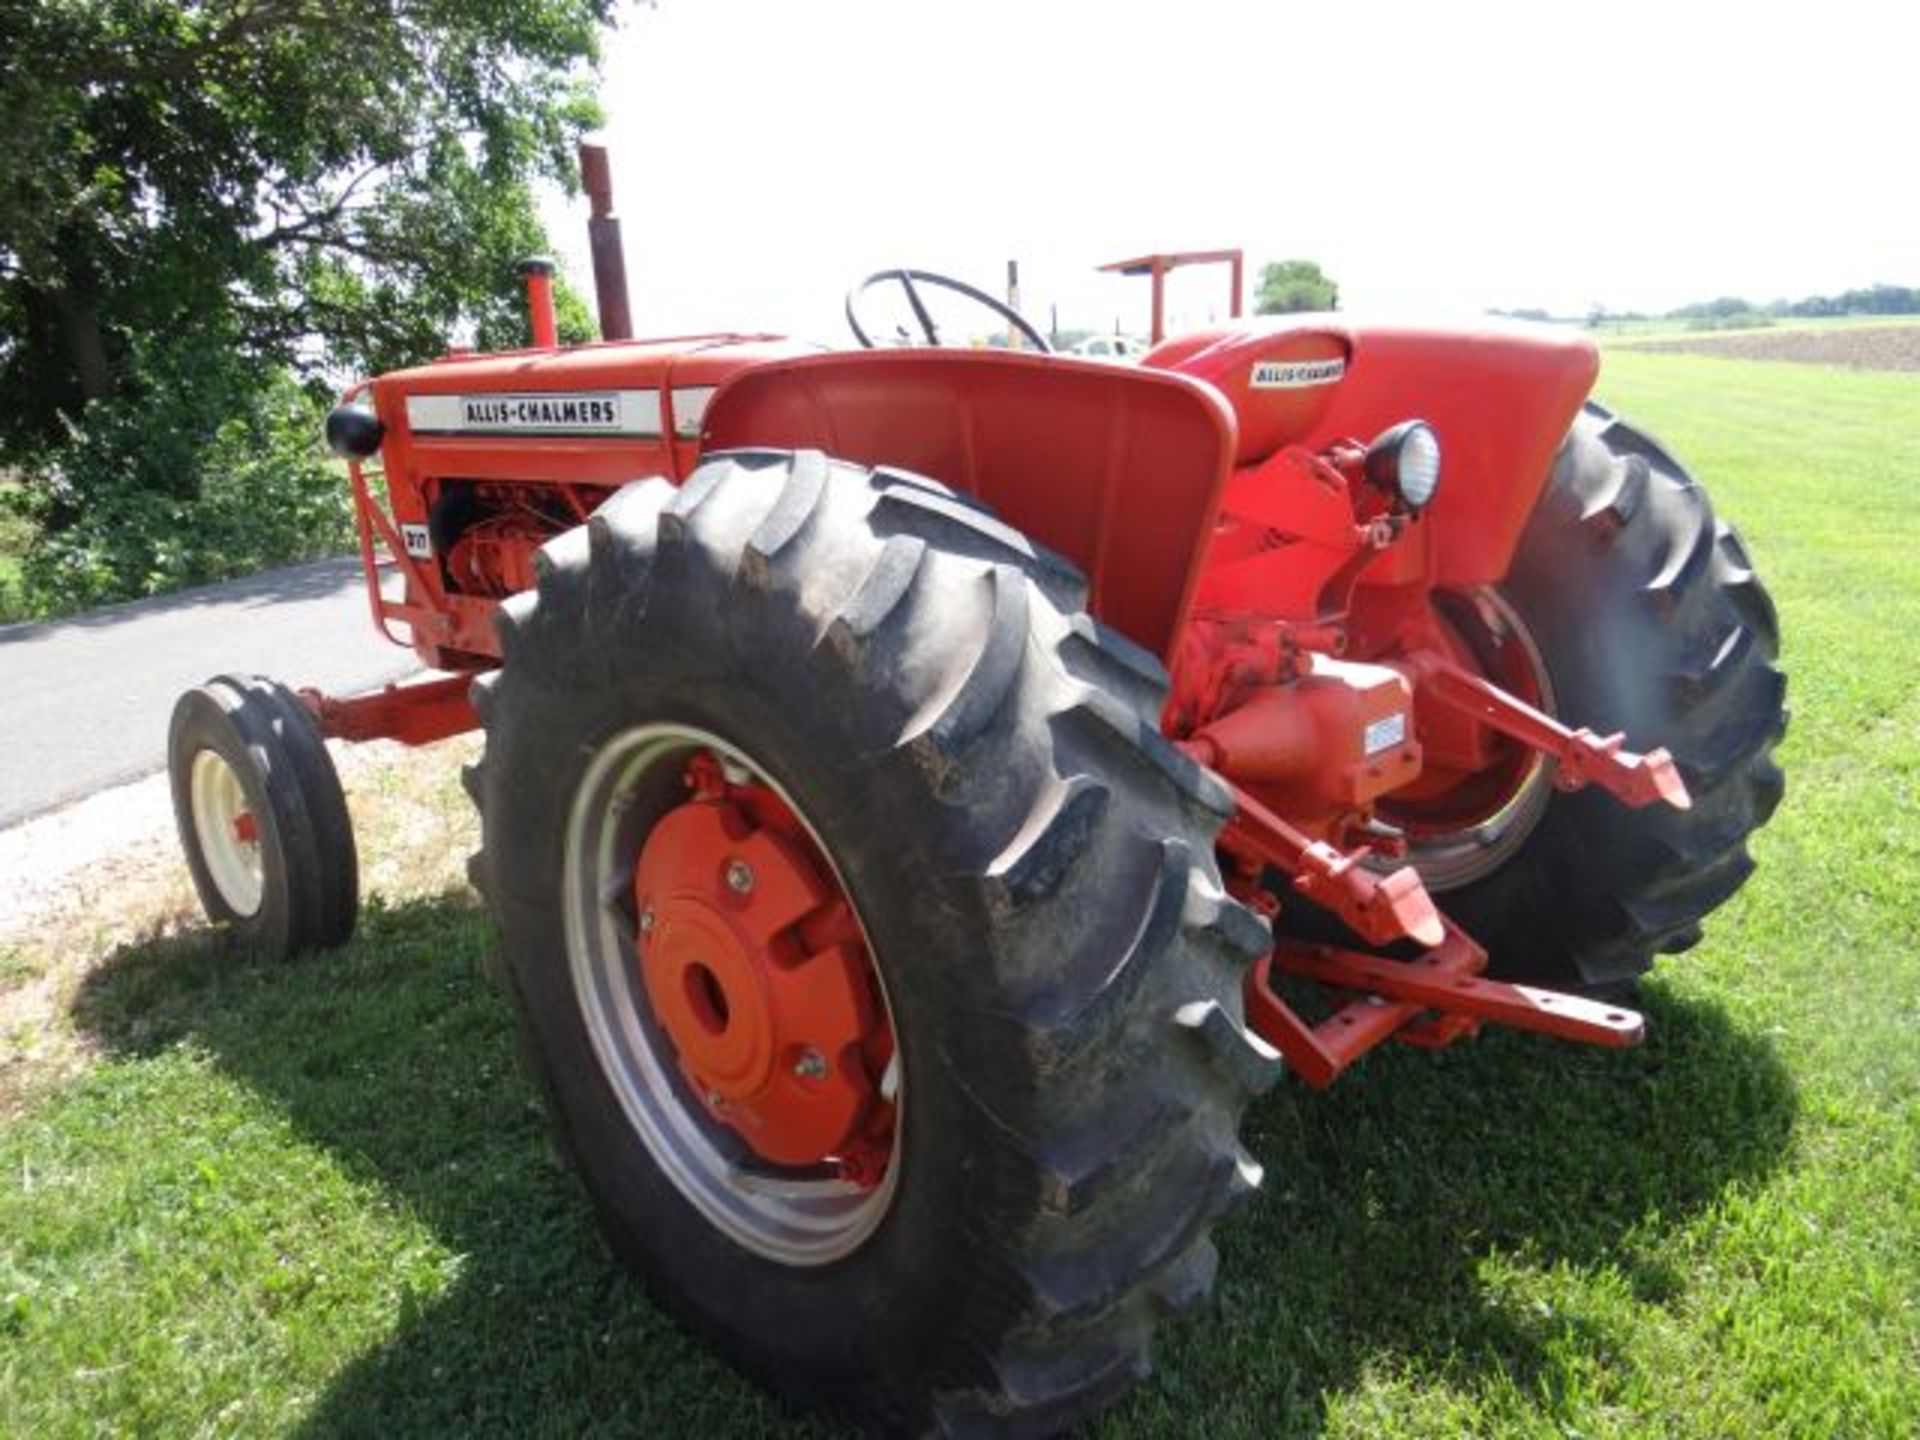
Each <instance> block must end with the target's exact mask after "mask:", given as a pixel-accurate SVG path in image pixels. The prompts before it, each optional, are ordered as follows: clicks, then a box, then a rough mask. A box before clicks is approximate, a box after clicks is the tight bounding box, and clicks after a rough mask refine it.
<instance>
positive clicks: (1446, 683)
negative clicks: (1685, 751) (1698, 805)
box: [1397, 651, 1693, 810]
mask: <svg viewBox="0 0 1920 1440" xmlns="http://www.w3.org/2000/svg"><path fill="white" fill-rule="evenodd" d="M1397 668H1400V669H1402V670H1403V671H1404V672H1406V674H1407V677H1408V678H1409V679H1410V680H1412V681H1413V684H1414V692H1415V695H1416V696H1417V698H1418V699H1419V700H1429V701H1433V702H1436V703H1438V704H1441V705H1445V706H1446V707H1447V708H1449V709H1451V710H1458V711H1459V712H1460V713H1461V714H1463V715H1467V716H1470V717H1471V718H1473V719H1475V720H1478V721H1479V722H1480V723H1481V724H1482V725H1485V726H1487V727H1488V728H1489V729H1493V730H1498V731H1499V732H1500V733H1501V734H1502V735H1506V736H1510V737H1511V738H1513V739H1515V740H1518V741H1519V742H1520V743H1521V744H1522V745H1526V746H1529V747H1531V748H1532V749H1535V750H1538V751H1539V752H1540V753H1541V754H1543V755H1548V756H1551V757H1552V758H1553V759H1554V760H1556V761H1558V762H1559V768H1558V770H1557V772H1556V773H1555V775H1554V777H1553V783H1554V784H1555V785H1557V786H1559V787H1560V788H1561V789H1562V790H1578V789H1580V788H1582V787H1583V786H1586V785H1589V784H1592V785H1598V786H1599V787H1600V788H1601V789H1602V790H1605V791H1607V792H1608V793H1609V794H1611V795H1613V796H1614V797H1615V798H1616V799H1617V800H1619V801H1620V802H1621V803H1622V804H1624V805H1631V806H1632V807H1633V808H1634V809H1636V810H1637V809H1639V808H1640V807H1642V806H1644V805H1652V804H1654V803H1656V802H1658V801H1665V802H1666V803H1667V804H1669V805H1671V806H1673V807H1674V808H1675V809H1676V810H1688V809H1691V808H1692V807H1693V798H1692V797H1691V796H1690V795H1688V794H1687V782H1686V781H1685V780H1683V779H1681V778H1680V771H1679V769H1678V767H1676V766H1675V765H1674V763H1673V756H1671V755H1669V754H1668V753H1667V752H1666V751H1665V750H1649V751H1648V752H1647V753H1646V754H1644V755H1640V754H1636V753H1635V752H1633V751H1631V750H1627V749H1624V748H1623V746H1624V745H1625V743H1626V738H1627V737H1626V736H1625V735H1596V734H1594V733H1593V731H1591V730H1569V729H1567V727H1566V726H1564V725H1562V724H1560V723H1559V722H1558V721H1557V720H1555V719H1554V718H1553V717H1552V716H1550V715H1545V714H1542V713H1541V712H1540V711H1538V710H1536V709H1534V708H1533V706H1531V705H1529V704H1527V703H1526V701H1524V700H1518V699H1515V698H1514V697H1513V696H1511V695H1509V694H1507V692H1506V691H1504V690H1502V689H1501V688H1500V687H1499V686H1497V685H1493V684H1490V683H1488V682H1487V681H1485V680H1482V679H1481V678H1480V677H1479V676H1478V675H1475V674H1473V673H1472V672H1471V671H1467V670H1463V669H1461V668H1460V667H1459V666H1458V665H1455V664H1454V663H1453V662H1452V661H1450V660H1445V659H1442V658H1441V657H1440V656H1439V655H1436V654H1434V653H1433V652H1431V651H1428V652H1426V653H1424V654H1421V655H1419V656H1416V657H1413V658H1412V659H1410V660H1409V662H1408V663H1407V664H1406V665H1404V666H1400V667H1397Z"/></svg>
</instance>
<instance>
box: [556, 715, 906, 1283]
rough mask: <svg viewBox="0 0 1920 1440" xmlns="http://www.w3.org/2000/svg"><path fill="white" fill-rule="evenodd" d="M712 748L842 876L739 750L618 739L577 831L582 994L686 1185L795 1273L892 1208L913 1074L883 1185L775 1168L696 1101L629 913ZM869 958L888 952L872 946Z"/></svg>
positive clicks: (574, 931)
mask: <svg viewBox="0 0 1920 1440" xmlns="http://www.w3.org/2000/svg"><path fill="white" fill-rule="evenodd" d="M701 750H708V751H712V752H713V753H714V754H715V755H716V756H718V757H720V759H721V760H722V762H723V763H725V764H727V765H728V766H729V767H733V766H739V767H741V768H742V769H744V770H745V771H746V772H747V773H748V774H749V775H751V777H752V778H753V780H754V781H755V782H756V783H758V784H763V785H766V786H768V787H769V788H770V789H772V790H773V791H774V792H775V793H776V794H778V795H779V796H780V798H781V800H782V801H784V802H785V803H786V805H787V806H788V807H789V808H790V809H791V810H792V811H793V813H794V815H795V816H797V817H798V818H799V820H800V823H801V824H802V825H804V826H805V827H806V829H807V832H808V834H810V835H811V836H812V837H813V841H814V844H815V845H816V846H817V847H818V849H819V853H820V854H821V855H822V856H824V857H825V858H826V861H827V864H828V866H829V867H830V868H831V867H832V866H833V857H832V855H831V853H830V852H829V851H828V850H827V847H826V846H825V844H823V843H822V842H821V839H820V834H819V832H818V831H817V830H816V829H815V828H814V826H813V823H812V822H811V821H810V820H809V819H808V818H807V815H806V812H805V811H803V810H802V809H801V808H800V806H799V805H798V804H796V803H795V801H794V798H793V796H792V795H791V794H789V793H788V792H787V790H786V789H785V788H784V787H783V786H782V785H781V784H780V783H779V781H777V780H775V779H774V778H773V777H772V776H771V775H769V774H768V773H767V772H766V771H765V770H764V769H763V768H762V767H761V766H759V765H758V764H757V763H756V762H754V761H753V760H752V759H751V758H750V757H748V756H747V755H746V754H744V753H743V752H742V751H741V750H740V749H739V748H738V747H737V746H734V745H731V744H729V743H728V742H726V741H724V740H721V739H720V738H719V737H718V736H716V735H712V734H709V733H707V732H706V731H704V730H698V729H695V728H693V727H690V726H683V725H646V726H640V727H638V728H636V729H632V730H628V731H625V732H624V733H622V734H619V735H616V736H614V737H613V738H612V739H611V740H608V741H607V742H606V743H605V744H603V745H602V746H601V747H600V750H599V752H598V753H597V754H596V755H595V756H594V758H593V761H592V763H591V764H590V765H589V766H588V767H587V772H586V774H585V776H584V777H583V778H582V779H581V781H580V784H579V787H578V789H576V790H575V792H574V799H573V805H572V808H571V811H570V813H569V816H568V821H567V830H566V839H565V848H564V862H563V863H564V871H563V879H562V884H563V887H564V891H563V893H564V897H565V906H564V912H563V913H564V921H565V927H566V942H567V963H568V969H569V973H570V975H571V977H572V981H573V989H574V996H575V999H576V1000H577V1001H578V1003H579V1006H580V1013H581V1017H582V1019H583V1020H584V1021H585V1022H586V1028H587V1034H588V1036H589V1038H590V1039H591V1041H592V1044H593V1049H594V1054H595V1056H596V1058H597V1059H598V1060H599V1062H600V1069H601V1073H602V1074H603V1075H604V1076H605V1077H606V1080H607V1083H608V1084H609V1086H611V1087H612V1089H613V1092H614V1094H615V1096H616V1097H617V1098H618V1099H619V1102H620V1106H621V1109H622V1110H623V1111H624V1112H625V1113H626V1117H627V1120H628V1121H629V1123H631V1124H632V1126H633V1128H634V1130H635V1132H636V1133H637V1134H638V1135H639V1137H640V1139H641V1142H642V1143H643V1144H644V1145H645V1146H646V1148H647V1151H648V1153H649V1154H650V1155H651V1156H652V1157H653V1160H654V1163H655V1164H657V1165H658V1166H659V1167H660V1169H661V1171H662V1172H663V1173H664V1174H665V1175H666V1176H667V1177H668V1179H670V1180H671V1181H672V1182H673V1185H674V1188H675V1189H677V1190H678V1191H679V1192H680V1193H681V1194H682V1195H683V1196H685V1197H686V1199H687V1201H688V1202H689V1203H690V1204H692V1205H693V1207H694V1208H695V1209H696V1210H698V1211H699V1212H700V1214H701V1215H702V1216H704V1217H705V1218H706V1220H707V1221H708V1222H709V1223H711V1224H712V1225H713V1226H714V1227H715V1228H716V1229H718V1230H720V1231H721V1232H722V1233H723V1234H725V1235H726V1236H727V1237H728V1238H729V1239H731V1240H733V1241H734V1242H735V1243H736V1244H738V1245H740V1246H742V1247H743V1248H745V1249H747V1250H749V1251H751V1252H753V1253H754V1254H756V1255H760V1256H763V1257H765V1258H767V1259H770V1260H776V1261H779V1262H780V1263H782V1264H786V1265H792V1266H814V1265H826V1264H830V1263H832V1262H833V1261H835V1260H840V1259H843V1258H845V1257H846V1256H848V1255H850V1254H852V1253H853V1252H854V1251H855V1250H857V1249H859V1248H860V1246H861V1245H863V1244H865V1243H866V1241H867V1240H868V1239H869V1238H871V1236H872V1235H873V1233H874V1231H875V1230H876V1229H878V1228H879V1225H880V1222H881V1221H882V1220H883V1219H884V1218H885V1217H886V1214H887V1211H888V1209H889V1208H890V1207H891V1205H892V1202H893V1196H894V1192H895V1189H896V1188H897V1184H898V1180H899V1174H900V1169H901V1163H902V1157H903V1155H904V1153H905V1152H904V1149H903V1140H904V1135H905V1128H906V1104H905V1099H906V1082H905V1078H904V1069H905V1067H904V1065H903V1064H902V1063H901V1057H900V1055H899V1053H898V1052H897V1051H896V1053H895V1057H894V1064H893V1065H891V1066H889V1068H888V1071H887V1075H886V1078H885V1080H884V1081H883V1090H890V1092H891V1093H890V1098H892V1099H893V1101H894V1103H895V1105H896V1107H897V1108H896V1111H895V1115H896V1119H895V1122H894V1139H893V1158H892V1161H891V1163H889V1164H888V1166H887V1172H886V1174H885V1176H884V1177H883V1178H882V1179H881V1181H880V1183H879V1184H878V1185H877V1186H874V1187H872V1188H871V1189H862V1188H860V1187H858V1186H856V1185H853V1184H851V1183H850V1182H848V1181H845V1180H841V1179H838V1178H816V1177H814V1176H813V1175H811V1174H809V1173H806V1172H796V1171H786V1170H781V1169H779V1168H776V1167H769V1166H767V1165H766V1164H765V1163H764V1162H760V1161H758V1160H757V1159H756V1157H754V1156H753V1154H752V1152H751V1151H750V1150H749V1149H748V1148H747V1146H746V1144H745V1142H744V1141H742V1140H741V1139H740V1138H739V1137H738V1136H736V1135H734V1133H733V1132H732V1131H731V1130H728V1129H727V1128H726V1127H725V1126H722V1125H719V1124H717V1123H716V1122H714V1121H713V1120H712V1119H711V1118H710V1117H709V1116H708V1115H707V1113H706V1111H705V1110H704V1108H703V1107H701V1106H700V1105H699V1103H698V1102H697V1101H696V1099H695V1098H694V1097H693V1096H692V1095H691V1094H689V1093H687V1091H686V1088H685V1082H684V1080H683V1078H682V1077H681V1075H680V1074H679V1072H678V1067H677V1065H676V1064H675V1059H674V1050H673V1047H672V1042H671V1041H670V1040H669V1039H668V1038H667V1037H666V1036H665V1035H664V1034H663V1033H662V1031H661V1029H660V1027H659V1025H658V1024H657V1023H656V1022H655V1021H654V1020H653V1018H652V1014H651V1007H650V1005H649V1003H648V1000H647V994H646V988H645V985H644V983H643V981H642V979H641V976H640V966H639V961H638V957H637V956H636V954H635V951H634V943H633V934H634V917H633V916H632V915H631V914H630V913H628V912H627V911H625V910H623V909H622V906H623V905H624V904H625V903H626V897H627V896H628V895H629V894H630V893H631V890H632V883H633V872H634V864H635V860H636V857H637V856H638V854H639V851H640V848H641V846H642V845H644V843H645V841H646V837H647V834H648V833H649V832H650V831H651V829H652V827H653V825H654V823H655V822H657V821H658V819H659V818H660V817H661V816H662V815H664V814H665V813H666V812H667V811H668V810H670V809H671V808H673V807H674V806H675V805H677V804H679V803H680V802H681V801H682V800H683V799H684V798H685V791H684V788H683V787H682V785H681V775H682V772H683V770H684V767H685V764H686V761H687V760H688V759H689V758H690V757H691V756H692V755H693V754H695V753H696V752H698V751H701ZM834 879H835V880H836V882H838V883H839V885H840V890H841V893H842V894H843V895H845V896H846V898H847V901H848V903H849V905H850V906H852V908H853V910H854V918H855V920H856V921H857V922H858V923H859V924H860V927H861V929H862V931H863V932H864V931H865V929H866V925H865V921H864V920H861V918H860V915H859V906H858V905H857V904H856V903H854V900H853V896H852V895H851V893H850V892H848V891H847V888H846V884H845V881H844V879H843V878H842V877H841V876H840V874H839V873H838V871H837V869H836V870H835V872H834ZM868 953H869V954H872V953H874V951H873V947H872V945H871V942H870V940H869V945H868ZM874 977H875V980H876V982H877V988H878V989H879V992H880V1002H881V1004H882V1006H883V1007H884V1008H885V1009H886V1013H887V1021H888V1024H889V1025H890V1026H893V1033H894V1035H895V1037H896V1042H897V1041H898V1037H899V1033H900V1032H899V1028H898V1026H895V1025H893V1019H894V1016H893V1004H892V1000H891V999H890V997H889V996H888V995H887V991H886V980H885V977H884V976H882V975H881V974H880V973H879V968H878V966H877V965H876V966H875V969H874Z"/></svg>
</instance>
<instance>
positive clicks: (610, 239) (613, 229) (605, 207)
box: [580, 145, 633, 340]
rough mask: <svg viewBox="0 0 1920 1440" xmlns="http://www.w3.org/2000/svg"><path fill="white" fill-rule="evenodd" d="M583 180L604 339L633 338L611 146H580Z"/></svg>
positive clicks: (625, 260) (589, 239) (596, 294)
mask: <svg viewBox="0 0 1920 1440" xmlns="http://www.w3.org/2000/svg"><path fill="white" fill-rule="evenodd" d="M580 183H581V184H582V185H583V186H584V187H585V188H586V192H587V200H588V202H589V203H590V204H591V205H592V207H593V208H592V213H591V214H590V215H589V217H588V219H587V245H588V248H589V249H590V250H591V251H592V252H593V292H594V299H595V302H596V303H597V305H598V307H599V310H600V338H601V339H602V340H631V339H632V338H633V315H632V313H631V312H630V311H629V310H628V308H627V258H626V254H625V252H624V251H623V250H622V249H621V246H620V220H619V217H618V216H616V215H615V214H614V213H613V177H612V175H611V173H610V172H609V170H608V167H607V147H606V146H604V145H582V146H581V147H580Z"/></svg>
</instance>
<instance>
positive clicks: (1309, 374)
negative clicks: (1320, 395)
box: [1251, 355, 1347, 390]
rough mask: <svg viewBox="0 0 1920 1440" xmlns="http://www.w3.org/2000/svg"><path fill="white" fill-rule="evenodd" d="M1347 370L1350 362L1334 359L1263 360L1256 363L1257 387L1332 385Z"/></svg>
mask: <svg viewBox="0 0 1920 1440" xmlns="http://www.w3.org/2000/svg"><path fill="white" fill-rule="evenodd" d="M1346 373H1347V362H1346V361H1345V360H1344V359H1343V358H1341V357H1340V356H1338V355H1336V356H1334V357H1333V358H1332V359H1330V360H1261V361H1259V362H1257V363H1256V364H1255V365H1254V367H1253V380H1252V382H1251V383H1252V385H1253V388H1254V389H1255V390H1298V389H1301V388H1302V387H1304V386H1307V385H1330V384H1332V383H1333V382H1334V381H1335V380H1338V379H1339V378H1340V377H1341V376H1342V375H1344V374H1346Z"/></svg>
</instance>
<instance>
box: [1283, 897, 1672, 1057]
mask: <svg viewBox="0 0 1920 1440" xmlns="http://www.w3.org/2000/svg"><path fill="white" fill-rule="evenodd" d="M1446 931H1447V933H1446V938H1445V939H1444V940H1442V941H1441V943H1440V944H1439V945H1437V946H1435V947H1434V948H1433V949H1431V950H1429V951H1428V952H1427V953H1426V954H1425V955H1422V956H1420V957H1419V958H1417V959H1413V960H1389V959H1387V958H1385V957H1384V956H1379V955H1364V954H1361V953H1359V952H1358V951H1354V950H1344V949H1341V948H1339V947H1337V946H1332V945H1314V944H1307V943H1304V942H1301V941H1294V940H1282V941H1281V942H1280V943H1279V944H1277V945H1276V946H1275V947H1274V950H1273V953H1272V954H1271V955H1269V956H1268V957H1267V958H1266V959H1264V960H1262V961H1260V963H1259V964H1258V965H1256V966H1255V967H1254V969H1253V971H1252V973H1250V974H1249V975H1248V976H1247V989H1246V1003H1247V1019H1248V1021H1249V1022H1250V1023H1251V1024H1252V1026H1253V1028H1254V1030H1255V1031H1257V1032H1258V1033H1259V1035H1260V1036H1261V1038H1262V1039H1264V1040H1266V1041H1267V1042H1268V1043H1269V1044H1271V1045H1272V1046H1273V1047H1274V1048H1275V1049H1277V1050H1278V1051H1279V1052H1280V1053H1281V1055H1282V1056H1284V1057H1285V1059H1286V1062H1287V1063H1288V1064H1289V1065H1291V1066H1292V1067H1293V1069H1294V1070H1295V1072H1296V1073H1298V1074H1299V1076H1300V1078H1301V1079H1302V1080H1304V1081H1306V1082H1307V1084H1309V1085H1311V1086H1313V1088H1314V1089H1316V1090H1324V1089H1325V1088H1326V1087H1327V1086H1329V1085H1331V1084H1332V1083H1333V1082H1334V1081H1335V1080H1336V1079H1338V1078H1339V1076H1340V1074H1341V1072H1343V1071H1344V1070H1346V1068H1347V1067H1348V1066H1349V1065H1351V1064H1353V1062H1354V1061H1356V1060H1358V1059H1359V1058H1360V1057H1361V1056H1362V1055H1364V1054H1366V1053H1367V1052H1368V1051H1369V1050H1371V1049H1373V1047H1374V1046H1376V1045H1378V1044H1379V1043H1380V1042H1381V1041H1383V1040H1386V1039H1389V1038H1392V1039H1397V1040H1400V1041H1403V1042H1405V1043H1407V1044H1412V1045H1423V1046H1430V1047H1438V1046H1442V1045H1448V1044H1451V1043H1452V1042H1453V1041H1455V1040H1459V1039H1463V1038H1465V1037H1467V1036H1470V1035H1473V1034H1475V1033H1476V1032H1477V1031H1478V1030H1479V1028H1480V1025H1481V1023H1482V1022H1483V1021H1492V1022H1493V1023H1495V1024H1499V1025H1508V1026H1512V1027H1513V1028H1514V1029H1516V1030H1532V1031H1535V1032H1537V1033H1539V1034H1542V1035H1552V1036H1555V1037H1557V1038H1559V1039H1562V1040H1576V1041H1581V1042H1583V1043H1585V1044H1589V1045H1606V1046H1610V1047H1615V1048H1620V1047H1624V1046H1628V1045H1637V1044H1639V1043H1640V1041H1641V1039H1642V1038H1643V1036H1644V1035H1645V1032H1646V1021H1645V1020H1644V1019H1642V1018H1641V1016H1640V1015H1639V1013H1638V1012H1637V1011H1633V1010H1628V1009H1625V1008H1624V1007H1622V1006H1618V1005H1606V1004H1602V1003H1600V1002H1599V1001H1596V1000H1587V999H1584V998H1582V997H1581V996H1578V995H1566V994H1562V993H1561V992H1559V991H1557V990H1541V989H1538V988H1536V987H1534V986H1531V985H1512V984H1508V983H1507V982H1505V981H1503V980H1488V979H1486V978H1485V977H1484V976H1482V975H1481V974H1480V971H1481V970H1482V969H1483V968H1484V967H1485V965H1486V963H1487V956H1486V952H1485V951H1483V950H1482V949H1481V948H1480V947H1479V946H1478V945H1476V944H1474V943H1473V941H1472V940H1471V939H1469V938H1468V937H1467V935H1466V933H1465V932H1464V931H1462V930H1460V929H1458V928H1457V927H1455V926H1453V925H1448V926H1447V927H1446ZM1276 973H1278V974H1283V975H1295V976H1298V977H1300V978H1301V979H1304V980H1312V981H1314V982H1316V983H1318V984H1321V985H1324V986H1326V987H1327V988H1328V989H1329V990H1331V991H1333V992H1334V993H1335V994H1337V995H1342V996H1345V997H1346V999H1345V1001H1344V1003H1342V1004H1340V1005H1339V1006H1338V1007H1337V1008H1336V1009H1335V1010H1334V1011H1333V1013H1332V1014H1330V1015H1329V1016H1328V1017H1327V1018H1326V1019H1325V1020H1322V1021H1321V1022H1320V1023H1319V1024H1317V1025H1309V1024H1308V1023H1307V1022H1306V1021H1305V1020H1303V1019H1302V1018H1301V1017H1300V1014H1299V1013H1298V1012H1297V1011H1296V1010H1294V1008H1293V1007H1292V1006H1291V1005H1289V1004H1288V1003H1287V1002H1286V1001H1285V1000H1284V999H1282V998H1281V996H1280V995H1279V993H1278V992H1277V991H1276V990H1275V989H1274V988H1273V978H1274V975H1275V974H1276Z"/></svg>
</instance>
